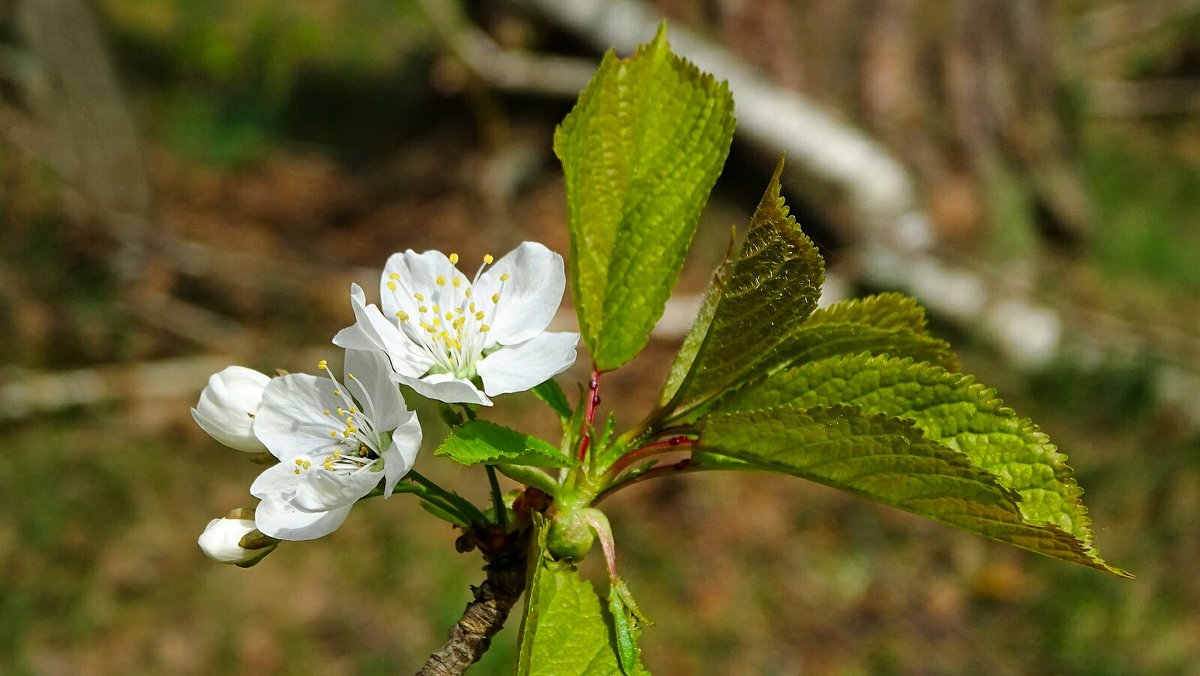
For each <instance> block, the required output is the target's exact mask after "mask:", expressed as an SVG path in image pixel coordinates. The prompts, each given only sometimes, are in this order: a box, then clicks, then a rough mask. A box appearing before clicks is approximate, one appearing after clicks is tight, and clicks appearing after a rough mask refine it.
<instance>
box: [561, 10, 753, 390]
mask: <svg viewBox="0 0 1200 676" xmlns="http://www.w3.org/2000/svg"><path fill="white" fill-rule="evenodd" d="M733 127H734V119H733V98H732V96H731V95H730V93H729V87H728V86H727V85H726V84H725V83H718V82H717V81H716V80H715V79H714V78H713V77H712V76H711V75H708V74H707V73H703V72H701V71H700V70H699V69H698V68H696V67H695V66H694V65H692V64H691V63H689V62H687V61H685V60H684V59H681V58H680V57H678V56H676V55H675V54H672V53H671V51H670V49H669V47H668V45H667V36H666V25H665V24H663V26H662V27H661V28H660V29H659V32H658V34H657V35H656V36H655V38H654V40H653V41H651V42H650V43H648V44H645V45H642V46H641V47H639V48H638V50H637V51H636V53H635V54H634V55H633V56H632V57H631V58H628V59H619V58H617V56H616V54H615V53H614V52H611V51H610V52H609V53H608V54H607V55H605V57H604V61H603V62H602V63H601V64H600V68H599V70H598V71H596V74H595V76H594V77H593V78H592V81H591V82H590V83H589V84H588V86H587V88H586V89H584V91H583V93H582V94H581V95H580V97H579V101H578V103H576V105H575V108H574V109H573V110H572V111H571V113H570V114H568V115H567V117H566V119H564V120H563V123H562V124H561V125H560V126H559V128H558V129H557V130H556V131H555V134H554V152H555V154H556V155H558V158H559V159H560V160H561V161H562V165H563V173H564V175H565V179H566V189H567V214H568V225H569V229H570V237H571V260H570V264H571V287H572V291H573V294H574V298H575V308H576V311H577V312H578V314H579V326H580V333H581V334H582V336H583V340H584V343H585V344H586V345H587V346H588V349H589V350H590V351H591V353H592V359H593V360H594V361H595V363H596V366H597V367H598V368H599V369H600V370H602V371H609V370H612V369H615V368H617V367H618V366H620V365H622V364H624V363H625V362H627V361H629V360H630V359H632V358H633V357H634V356H636V355H637V353H638V352H640V351H641V349H642V348H643V347H645V345H646V342H647V341H648V340H649V334H650V329H652V328H653V327H654V324H655V322H657V321H658V318H659V317H660V316H661V315H662V311H663V307H664V306H665V304H666V301H667V297H668V296H669V295H670V293H671V288H672V287H673V286H674V285H675V281H676V279H677V278H678V276H679V269H680V267H682V265H683V259H684V255H685V254H686V253H687V249H688V247H689V246H690V244H691V241H692V236H693V235H694V234H695V231H696V222H697V219H698V218H699V215H700V210H701V208H702V207H703V206H704V203H705V201H706V200H707V198H708V193H709V191H710V190H712V186H713V183H715V182H716V179H717V175H718V174H720V172H721V167H722V165H723V164H724V162H725V157H726V155H727V154H728V152H729V143H730V140H731V139H732V137H733Z"/></svg>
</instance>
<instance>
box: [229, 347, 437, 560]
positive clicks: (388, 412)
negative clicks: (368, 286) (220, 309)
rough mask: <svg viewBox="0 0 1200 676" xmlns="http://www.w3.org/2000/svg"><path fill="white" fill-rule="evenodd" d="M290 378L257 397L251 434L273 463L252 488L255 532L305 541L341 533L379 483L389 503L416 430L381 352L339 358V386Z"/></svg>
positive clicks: (411, 453) (416, 441)
mask: <svg viewBox="0 0 1200 676" xmlns="http://www.w3.org/2000/svg"><path fill="white" fill-rule="evenodd" d="M318 366H319V367H320V368H322V369H324V370H325V372H326V373H327V374H328V375H329V378H328V379H326V378H316V377H313V376H310V375H304V374H296V375H286V376H282V377H280V378H276V379H274V380H272V381H271V383H270V385H268V386H267V389H266V391H265V392H264V393H263V398H262V404H261V405H260V406H259V409H258V417H257V418H256V419H255V422H254V432H255V434H257V435H258V438H259V439H261V440H262V442H263V443H264V444H266V447H267V449H268V450H270V451H271V453H272V454H274V455H275V457H277V458H279V460H280V463H279V464H277V465H274V466H272V467H270V468H269V469H267V470H266V471H265V472H263V473H262V474H260V475H259V476H258V478H257V479H255V480H254V484H253V485H251V486H250V492H251V493H252V494H253V495H254V496H255V497H257V498H260V499H261V500H262V502H261V503H259V505H258V509H257V511H256V512H255V520H256V521H257V523H258V529H259V530H261V531H262V532H264V533H266V534H267V535H270V536H271V537H276V538H279V539H281V540H312V539H314V538H319V537H321V536H323V535H327V534H329V533H331V532H333V531H334V530H336V529H337V527H338V526H340V525H342V522H343V521H345V520H346V515H347V514H349V513H350V508H351V507H352V506H353V505H354V503H355V502H356V501H358V499H359V498H361V497H363V496H365V495H366V494H367V493H370V492H371V490H373V489H374V488H375V487H376V486H377V485H379V481H380V479H381V478H382V479H383V481H384V496H385V497H386V496H390V495H391V494H392V490H393V489H394V488H395V486H396V482H398V481H399V480H400V478H401V477H403V476H404V475H405V474H406V473H408V471H409V470H410V469H412V466H413V461H414V460H415V459H416V455H417V450H418V449H419V448H420V446H421V425H420V423H419V422H418V421H417V416H416V414H414V413H413V412H412V411H410V410H408V407H407V406H405V404H404V399H402V398H401V397H400V391H399V389H398V388H397V387H396V385H395V384H394V383H392V382H391V380H390V379H389V377H388V376H389V375H390V373H391V368H390V367H389V366H388V362H387V358H386V357H385V356H384V355H383V354H382V353H380V352H368V351H363V350H347V351H346V382H345V385H344V386H343V385H342V384H341V383H339V382H338V381H337V379H336V378H334V376H333V373H332V372H330V371H329V368H328V367H327V366H326V364H325V362H324V361H322V362H321V363H320V364H319V365H318Z"/></svg>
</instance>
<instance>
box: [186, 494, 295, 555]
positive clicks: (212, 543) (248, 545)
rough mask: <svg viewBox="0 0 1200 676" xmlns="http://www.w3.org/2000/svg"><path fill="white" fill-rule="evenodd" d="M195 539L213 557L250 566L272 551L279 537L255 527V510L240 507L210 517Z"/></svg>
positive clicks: (206, 553)
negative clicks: (221, 515) (214, 517)
mask: <svg viewBox="0 0 1200 676" xmlns="http://www.w3.org/2000/svg"><path fill="white" fill-rule="evenodd" d="M196 543H197V544H199V545H200V549H202V550H203V551H204V553H205V555H207V556H208V558H210V559H212V560H213V561H217V562H218V563H232V564H234V565H235V566H240V567H242V568H249V567H250V566H253V565H254V564H256V563H258V562H259V561H261V560H262V558H263V557H264V556H266V555H267V554H270V553H271V552H272V551H273V550H274V549H275V546H276V545H278V544H279V540H277V539H275V538H273V537H270V536H268V535H263V534H262V533H261V532H260V531H259V530H258V529H257V528H256V527H255V525H254V510H251V509H242V508H239V509H235V510H233V511H232V512H230V513H229V514H228V515H226V516H224V517H222V518H220V519H213V520H212V521H209V522H208V526H206V527H205V528H204V532H203V533H201V534H200V538H199V539H198V540H196Z"/></svg>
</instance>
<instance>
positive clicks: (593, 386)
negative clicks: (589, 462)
mask: <svg viewBox="0 0 1200 676" xmlns="http://www.w3.org/2000/svg"><path fill="white" fill-rule="evenodd" d="M599 406H600V370H599V369H597V368H596V367H595V366H593V367H592V379H591V380H589V381H588V402H587V409H586V411H585V413H584V416H583V429H582V430H580V435H581V438H580V440H579V461H580V462H583V461H584V459H585V458H587V453H588V449H589V448H590V447H591V445H592V432H591V430H592V425H593V424H594V423H595V422H596V408H597V407H599Z"/></svg>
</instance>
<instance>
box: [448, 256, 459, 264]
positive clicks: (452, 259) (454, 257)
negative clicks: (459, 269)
mask: <svg viewBox="0 0 1200 676" xmlns="http://www.w3.org/2000/svg"><path fill="white" fill-rule="evenodd" d="M450 262H451V263H453V264H455V265H458V254H456V253H452V254H450Z"/></svg>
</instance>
